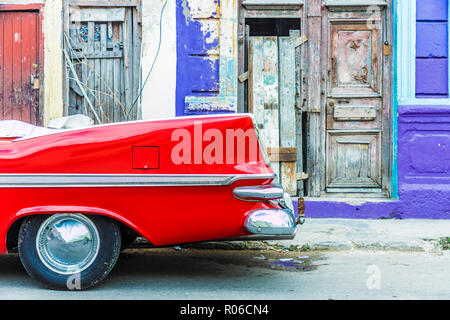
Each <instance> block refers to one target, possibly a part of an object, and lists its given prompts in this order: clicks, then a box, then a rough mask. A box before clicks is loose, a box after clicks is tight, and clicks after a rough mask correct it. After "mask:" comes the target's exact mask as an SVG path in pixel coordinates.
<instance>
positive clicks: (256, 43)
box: [248, 30, 301, 195]
mask: <svg viewBox="0 0 450 320" xmlns="http://www.w3.org/2000/svg"><path fill="white" fill-rule="evenodd" d="M298 37H299V31H298V30H292V31H291V32H290V36H289V37H275V36H258V37H249V44H248V61H249V64H248V65H249V88H248V91H249V98H248V106H249V112H253V113H254V114H255V118H256V121H257V124H258V127H259V129H260V131H261V135H262V138H263V140H264V142H265V145H266V147H267V148H268V153H269V156H270V159H271V162H272V166H273V169H274V171H275V173H276V174H277V175H278V177H279V178H278V181H279V182H280V183H281V184H282V185H283V187H284V188H285V190H286V191H287V192H289V193H290V194H291V195H296V194H297V167H298V164H297V160H298V156H297V155H298V151H299V150H298V147H299V146H298V143H297V138H298V136H297V123H298V122H300V123H301V121H298V118H297V117H300V116H301V114H300V115H297V112H296V104H297V99H298V95H297V94H296V90H297V87H298V82H297V79H298V57H299V54H298V53H299V52H298V49H296V47H295V41H296V39H297V38H298Z"/></svg>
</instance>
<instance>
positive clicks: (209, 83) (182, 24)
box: [176, 0, 219, 116]
mask: <svg viewBox="0 0 450 320" xmlns="http://www.w3.org/2000/svg"><path fill="white" fill-rule="evenodd" d="M176 1H177V9H176V10H177V12H176V15H177V17H176V19H177V23H176V25H177V28H176V29H177V87H176V115H177V116H182V115H188V114H192V113H190V112H188V111H186V110H185V97H186V96H200V97H201V96H211V95H212V96H216V95H217V94H218V91H219V60H218V59H216V60H214V59H212V58H211V56H210V55H209V54H208V51H209V50H211V49H214V48H216V47H217V46H218V45H219V43H218V40H217V41H213V42H211V43H207V41H206V39H207V38H208V37H209V35H208V34H205V33H204V32H203V31H202V29H201V27H202V25H201V24H200V22H199V21H198V20H195V19H193V18H192V17H191V14H190V10H191V8H189V3H188V1H186V0H176ZM216 15H217V13H215V14H213V15H212V16H211V17H210V18H211V19H214V18H216Z"/></svg>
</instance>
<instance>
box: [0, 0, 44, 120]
mask: <svg viewBox="0 0 450 320" xmlns="http://www.w3.org/2000/svg"><path fill="white" fill-rule="evenodd" d="M44 6H45V4H44V3H37V4H0V12H7V11H9V12H21V11H22V12H24V11H25V12H27V11H28V12H37V13H38V15H37V18H38V21H37V27H38V30H36V33H37V39H36V40H37V41H38V43H37V46H38V48H37V60H38V65H39V83H40V86H39V107H38V109H39V113H38V115H37V118H36V120H37V121H38V123H43V121H44V107H45V106H44V91H45V87H44V77H45V75H44V70H45V68H44V67H45V65H44V63H45V58H44V32H43V29H42V21H43V20H44V12H43V8H44Z"/></svg>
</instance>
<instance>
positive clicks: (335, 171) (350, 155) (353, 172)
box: [327, 131, 381, 188]
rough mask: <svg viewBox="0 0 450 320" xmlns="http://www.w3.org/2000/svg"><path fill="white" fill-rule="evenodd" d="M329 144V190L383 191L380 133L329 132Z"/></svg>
mask: <svg viewBox="0 0 450 320" xmlns="http://www.w3.org/2000/svg"><path fill="white" fill-rule="evenodd" d="M328 145H329V149H328V158H327V167H328V170H327V186H328V188H381V170H380V153H379V150H380V133H379V131H374V132H358V131H329V132H328Z"/></svg>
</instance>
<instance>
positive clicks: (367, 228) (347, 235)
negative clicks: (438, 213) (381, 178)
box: [188, 218, 450, 252]
mask: <svg viewBox="0 0 450 320" xmlns="http://www.w3.org/2000/svg"><path fill="white" fill-rule="evenodd" d="M444 237H450V221H449V220H422V219H421V220H419V219H417V220H416V219H405V220H399V219H379V220H361V219H323V218H309V219H308V218H307V219H306V222H305V224H303V225H300V226H299V227H298V231H297V234H296V236H295V238H294V239H293V240H281V241H234V242H216V241H212V242H205V243H199V244H194V245H190V247H197V248H205V249H214V248H215V249H231V250H245V249H277V250H280V249H290V250H299V251H308V250H351V249H368V250H403V251H425V252H441V251H442V247H441V245H440V244H439V240H440V239H441V238H444ZM188 246H189V245H188ZM448 252H450V251H448Z"/></svg>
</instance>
